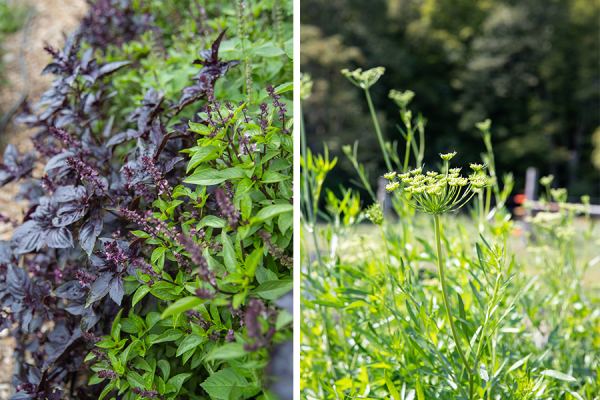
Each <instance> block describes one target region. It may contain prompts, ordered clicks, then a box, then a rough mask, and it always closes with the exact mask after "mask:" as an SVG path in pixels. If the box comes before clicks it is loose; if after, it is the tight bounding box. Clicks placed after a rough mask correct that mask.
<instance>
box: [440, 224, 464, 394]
mask: <svg viewBox="0 0 600 400" xmlns="http://www.w3.org/2000/svg"><path fill="white" fill-rule="evenodd" d="M433 219H434V220H435V238H436V245H437V256H438V271H439V274H440V282H441V284H442V294H443V296H444V305H445V306H446V314H447V316H448V321H449V322H450V329H451V330H452V336H453V338H454V343H456V349H457V350H458V355H459V356H460V359H461V360H462V362H463V364H464V366H465V368H466V370H467V373H468V374H469V393H470V398H471V399H472V398H473V371H471V368H470V367H469V362H468V361H467V358H466V357H465V354H464V353H463V350H462V347H461V346H460V340H459V338H458V332H457V331H456V327H455V326H454V317H453V316H452V309H451V308H450V298H449V297H448V290H447V289H446V276H445V275H444V261H443V259H442V240H441V231H440V216H439V214H433Z"/></svg>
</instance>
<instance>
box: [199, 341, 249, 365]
mask: <svg viewBox="0 0 600 400" xmlns="http://www.w3.org/2000/svg"><path fill="white" fill-rule="evenodd" d="M246 354H249V353H248V352H247V351H246V350H244V345H243V344H242V343H226V344H224V345H223V346H221V347H217V348H214V347H213V350H211V352H210V355H209V356H208V357H207V358H206V360H207V361H210V360H229V359H232V358H239V357H243V356H245V355H246Z"/></svg>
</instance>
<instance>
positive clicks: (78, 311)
mask: <svg viewBox="0 0 600 400" xmlns="http://www.w3.org/2000/svg"><path fill="white" fill-rule="evenodd" d="M77 283H78V284H79V282H77ZM80 286H81V285H80ZM65 310H66V311H67V312H69V313H70V314H72V315H88V314H90V313H92V314H93V312H92V311H91V310H92V309H91V308H85V299H84V298H80V299H74V300H71V301H70V302H69V305H68V306H66V307H65Z"/></svg>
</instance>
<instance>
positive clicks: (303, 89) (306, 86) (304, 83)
mask: <svg viewBox="0 0 600 400" xmlns="http://www.w3.org/2000/svg"><path fill="white" fill-rule="evenodd" d="M312 87H313V82H312V80H311V79H310V74H300V99H302V100H306V99H308V98H309V97H310V94H311V92H312Z"/></svg>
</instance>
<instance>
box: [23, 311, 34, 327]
mask: <svg viewBox="0 0 600 400" xmlns="http://www.w3.org/2000/svg"><path fill="white" fill-rule="evenodd" d="M33 312H34V310H32V309H27V310H25V311H24V312H23V314H22V315H21V328H22V329H23V330H24V331H29V323H30V322H31V320H32V319H33Z"/></svg>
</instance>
